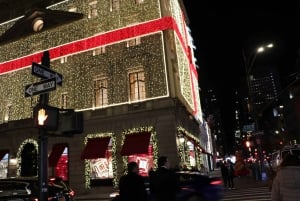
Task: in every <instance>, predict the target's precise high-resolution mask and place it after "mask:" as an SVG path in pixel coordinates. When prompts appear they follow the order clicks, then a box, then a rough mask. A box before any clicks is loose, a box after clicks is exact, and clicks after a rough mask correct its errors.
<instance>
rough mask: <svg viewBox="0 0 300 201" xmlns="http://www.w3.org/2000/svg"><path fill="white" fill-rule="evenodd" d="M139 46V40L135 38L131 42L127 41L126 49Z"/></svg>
mask: <svg viewBox="0 0 300 201" xmlns="http://www.w3.org/2000/svg"><path fill="white" fill-rule="evenodd" d="M140 44H141V38H140V37H137V38H134V39H131V40H128V41H127V45H126V46H127V47H132V46H136V45H140Z"/></svg>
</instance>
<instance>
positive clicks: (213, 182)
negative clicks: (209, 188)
mask: <svg viewBox="0 0 300 201" xmlns="http://www.w3.org/2000/svg"><path fill="white" fill-rule="evenodd" d="M210 184H211V185H220V184H222V180H214V181H211V182H210Z"/></svg>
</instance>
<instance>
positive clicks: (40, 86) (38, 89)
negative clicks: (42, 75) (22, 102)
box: [25, 78, 56, 97]
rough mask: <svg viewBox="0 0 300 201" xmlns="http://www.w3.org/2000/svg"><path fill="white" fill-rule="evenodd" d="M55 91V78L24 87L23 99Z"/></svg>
mask: <svg viewBox="0 0 300 201" xmlns="http://www.w3.org/2000/svg"><path fill="white" fill-rule="evenodd" d="M55 89H56V78H51V79H48V80H43V81H41V82H36V83H33V84H29V85H26V86H25V97H29V96H34V95H38V94H42V93H46V92H48V91H53V90H55Z"/></svg>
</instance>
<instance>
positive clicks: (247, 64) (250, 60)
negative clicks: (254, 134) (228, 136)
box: [242, 43, 274, 129]
mask: <svg viewBox="0 0 300 201" xmlns="http://www.w3.org/2000/svg"><path fill="white" fill-rule="evenodd" d="M273 47H274V45H273V43H269V44H266V45H262V46H259V47H257V48H256V49H255V51H254V52H252V53H250V54H249V55H248V56H247V55H246V53H245V51H244V50H243V52H242V53H243V61H244V68H245V75H246V81H247V90H248V112H249V113H250V114H252V116H254V115H253V102H252V96H251V92H250V87H251V85H250V73H251V72H252V68H253V65H254V62H255V60H256V58H257V55H258V54H260V53H262V52H264V51H266V50H267V49H271V48H273ZM254 119H256V118H254ZM255 126H256V129H257V122H255Z"/></svg>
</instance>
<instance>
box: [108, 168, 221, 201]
mask: <svg viewBox="0 0 300 201" xmlns="http://www.w3.org/2000/svg"><path fill="white" fill-rule="evenodd" d="M176 175H177V177H178V180H179V186H180V191H179V192H178V193H177V195H176V201H220V200H221V199H222V197H223V192H224V187H223V181H222V179H221V178H220V177H210V176H208V175H206V174H203V173H200V172H197V171H176ZM149 186H150V183H149V178H148V177H146V178H145V187H146V190H147V193H148V196H149V197H148V200H149V201H154V200H153V195H151V193H150V188H149ZM118 195H119V193H118V192H113V193H111V194H110V197H111V198H112V200H113V201H116V200H118V199H117V197H118Z"/></svg>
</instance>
